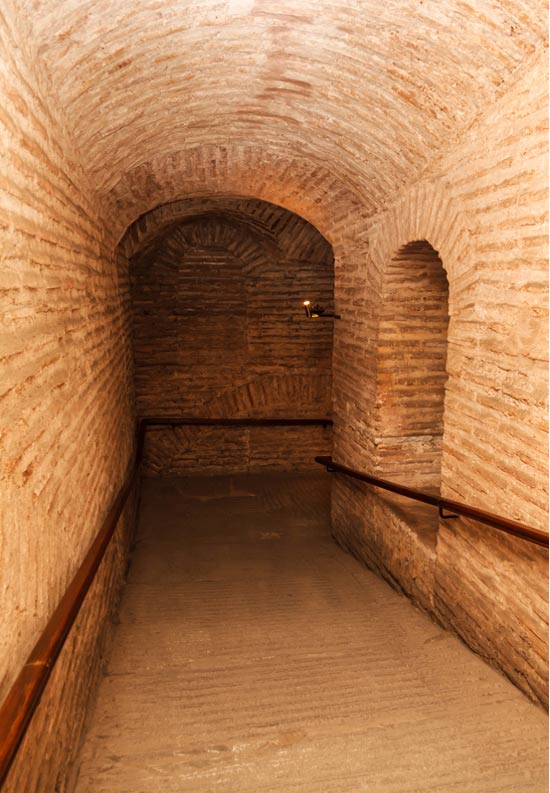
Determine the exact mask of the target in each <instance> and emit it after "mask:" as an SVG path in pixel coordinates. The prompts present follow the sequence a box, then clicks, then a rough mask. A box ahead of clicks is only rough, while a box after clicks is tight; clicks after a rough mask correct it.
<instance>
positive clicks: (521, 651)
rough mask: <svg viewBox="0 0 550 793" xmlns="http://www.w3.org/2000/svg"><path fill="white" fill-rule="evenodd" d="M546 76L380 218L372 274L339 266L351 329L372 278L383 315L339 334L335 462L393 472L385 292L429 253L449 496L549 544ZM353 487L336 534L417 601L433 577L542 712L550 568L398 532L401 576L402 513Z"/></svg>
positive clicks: (483, 647) (500, 551)
mask: <svg viewBox="0 0 550 793" xmlns="http://www.w3.org/2000/svg"><path fill="white" fill-rule="evenodd" d="M546 68H547V67H546V57H545V55H543V56H541V58H540V59H539V60H537V61H536V62H534V63H533V64H532V67H531V69H530V71H529V73H528V74H526V75H525V76H524V77H523V78H522V79H521V80H519V81H518V83H517V84H516V86H515V87H514V88H513V90H510V91H509V93H508V94H507V95H506V96H505V97H504V98H503V99H501V100H500V101H499V102H497V103H496V104H495V105H494V106H493V107H491V108H490V109H488V110H487V111H486V112H485V113H484V114H483V116H482V117H481V118H480V119H479V121H478V122H477V123H476V124H475V125H474V126H473V127H472V129H471V130H470V131H469V132H468V134H467V135H465V137H464V139H463V141H462V142H461V143H460V145H458V146H457V147H456V148H455V149H454V150H453V151H452V152H450V153H449V154H448V155H447V156H445V157H444V158H442V159H441V161H440V162H438V163H437V165H434V167H433V168H432V170H431V172H430V173H428V174H426V177H425V178H424V179H423V180H421V181H420V182H418V184H417V185H416V186H414V187H412V188H410V189H408V190H406V191H404V192H403V194H402V196H401V197H400V198H399V200H397V201H396V202H395V203H394V204H393V205H392V206H391V207H390V208H388V210H387V211H385V212H382V213H380V214H379V215H378V216H376V217H375V218H373V220H372V222H371V223H370V225H369V233H368V236H369V256H368V259H367V261H366V262H364V263H358V264H357V265H356V266H353V264H351V263H350V264H349V265H348V266H343V267H342V268H338V266H337V271H336V272H337V279H336V304H337V306H338V309H339V310H340V311H341V313H342V315H343V317H344V318H346V317H348V316H350V313H351V312H356V311H357V301H356V299H355V295H354V292H353V289H350V286H349V285H350V284H360V283H361V281H360V279H361V278H363V277H364V278H365V279H366V280H369V276H370V284H371V286H370V288H371V290H372V292H374V293H375V295H376V296H379V299H376V298H375V299H373V300H371V301H369V305H368V314H367V312H366V311H365V310H363V312H362V313H361V316H360V317H359V318H358V320H359V321H354V322H351V321H350V322H343V323H342V324H341V325H339V326H338V333H337V334H336V336H335V359H334V372H333V377H334V398H335V403H334V405H335V430H334V436H335V440H334V443H335V452H334V453H335V457H336V458H337V459H338V460H339V461H341V462H343V463H345V464H348V465H351V466H355V467H358V468H361V469H364V470H373V469H375V468H376V467H377V466H378V467H380V468H381V467H383V464H384V457H383V456H381V450H380V438H379V437H378V435H377V432H378V428H379V427H380V426H383V425H384V421H385V419H384V409H385V406H384V401H383V399H379V400H378V401H377V400H376V398H375V395H376V393H377V388H379V387H380V382H381V380H382V384H383V380H384V377H385V372H386V366H387V358H386V352H387V349H386V342H385V339H384V334H385V323H386V321H387V320H386V319H385V314H386V313H387V311H388V309H389V308H390V306H391V302H390V303H388V299H390V300H391V301H394V300H395V297H394V295H396V294H397V295H398V294H399V290H398V289H397V291H396V290H392V295H391V296H390V295H388V294H387V291H386V292H385V291H384V289H385V287H384V283H385V282H387V277H388V275H387V274H392V273H393V272H394V267H395V256H396V254H397V252H399V251H400V250H402V248H403V246H404V245H407V244H408V243H410V242H413V241H415V240H427V241H428V242H429V243H430V244H431V245H432V246H433V248H434V249H435V250H437V251H438V252H439V256H440V258H441V261H442V264H443V267H444V268H445V271H446V274H447V278H448V284H449V315H450V321H449V327H448V331H447V335H448V346H447V364H446V369H447V383H446V394H445V406H444V431H443V438H442V459H441V466H442V474H441V480H442V481H441V490H442V493H443V494H444V495H445V496H447V497H449V498H455V499H456V500H459V501H464V502H467V503H470V504H473V505H475V506H478V507H480V508H482V509H486V510H489V511H492V512H495V513H497V514H500V515H504V516H507V517H509V518H512V519H516V520H520V521H523V522H525V523H527V524H530V525H532V526H535V527H537V528H541V529H545V528H546V527H547V522H546V521H547V511H546V510H547V492H548V488H547V485H548V478H547V476H548V474H547V448H548V447H547V421H546V410H547V391H546V388H547V386H546V383H547V365H546V360H547V322H546V318H547V305H546V295H547V253H548V248H547V176H548V167H547V112H548V110H547V108H548V104H547V93H546V85H547V79H546ZM480 141H483V145H480ZM406 285H407V284H406V281H403V291H402V292H401V294H402V295H403V296H406V291H405V290H406ZM397 286H398V285H397ZM377 306H379V307H380V308H379V310H378V308H377ZM373 311H374V312H376V316H377V317H379V320H377V322H376V323H373V319H372V313H371V312H373ZM397 321H398V318H397ZM366 328H367V329H368V330H367V331H366V330H365V329H366ZM441 331H443V328H442V329H441ZM402 338H403V341H405V342H406V341H407V336H406V333H405V334H402ZM361 343H365V346H366V347H367V348H368V350H369V352H367V354H366V355H365V357H364V358H363V359H360V358H357V357H356V358H355V359H354V360H353V359H352V357H351V356H350V349H352V348H353V347H354V345H355V346H358V345H359V344H361ZM355 394H357V395H359V396H358V398H357V400H354V395H355ZM382 451H384V446H382ZM395 473H398V471H397V470H396V472H395ZM408 481H409V482H411V483H412V484H414V477H413V476H410V477H409V479H408ZM349 487H350V486H349V485H348V484H347V483H345V482H343V481H342V480H338V481H337V482H336V483H335V493H334V506H333V521H334V527H335V534H336V536H337V537H338V538H339V540H340V541H341V542H342V544H344V545H346V547H348V548H350V549H351V550H353V551H354V552H355V553H357V554H358V555H359V556H361V557H362V558H363V559H365V561H367V563H368V564H370V565H371V566H375V567H377V569H379V570H383V571H384V574H385V575H386V577H388V579H389V580H391V581H393V583H394V584H395V585H396V586H401V587H402V588H403V589H405V591H407V592H408V593H409V594H411V595H413V596H414V592H415V590H417V589H418V582H417V581H416V579H417V578H418V577H423V579H424V587H426V585H427V582H428V588H429V589H430V593H429V595H426V596H425V597H424V598H423V600H422V599H421V602H423V605H425V606H426V607H428V608H431V609H432V610H434V611H435V613H436V614H437V615H438V616H439V618H440V619H441V620H443V622H444V623H445V624H446V625H448V626H450V627H452V628H453V629H455V630H456V631H457V632H458V633H459V634H460V635H461V636H463V637H464V638H465V639H466V641H468V642H469V643H470V644H471V645H472V646H473V647H475V648H476V649H477V650H478V651H479V652H480V653H482V654H483V655H484V656H486V657H487V658H488V659H489V660H490V661H491V662H493V663H495V664H497V665H498V666H500V668H502V669H503V671H504V672H505V673H506V674H507V675H509V676H510V677H511V678H512V679H513V680H514V681H515V682H516V683H517V684H518V685H519V686H520V687H522V688H523V689H524V690H525V691H526V692H527V693H528V694H530V695H531V696H533V697H534V698H537V699H540V700H541V701H543V702H547V699H548V685H547V664H548V655H547V645H546V638H547V630H548V607H547V600H548V598H547V581H548V578H547V576H548V573H547V553H544V552H543V551H542V550H540V549H537V548H531V547H530V546H528V545H526V544H525V543H522V542H520V541H513V540H512V539H508V538H506V537H503V536H502V535H498V534H497V533H496V532H494V531H493V530H491V529H490V528H488V527H484V526H481V525H477V524H474V523H473V522H471V521H466V520H464V519H460V520H459V521H451V522H440V524H439V528H437V526H435V528H434V530H433V535H432V536H433V538H434V539H435V540H436V541H437V554H435V553H433V552H432V551H429V550H428V551H426V553H423V554H421V555H420V556H419V555H418V554H417V553H416V551H415V548H414V545H415V543H416V540H413V539H411V540H410V541H407V539H406V536H407V532H408V531H409V530H408V529H407V528H405V529H403V532H402V535H401V536H402V542H403V543H404V545H405V547H406V548H407V554H408V557H409V564H408V566H403V565H402V564H401V562H400V561H399V560H398V559H396V558H395V556H396V554H395V548H396V546H395V544H394V545H393V546H388V544H387V538H385V537H384V530H383V525H384V523H385V522H386V521H388V522H389V523H395V517H394V516H395V510H394V509H393V508H392V507H391V506H388V505H387V504H386V505H385V509H386V510H391V512H392V516H389V515H388V518H384V517H383V515H384V512H383V510H382V511H381V510H380V507H379V506H377V507H376V506H375V505H374V503H373V505H372V506H371V507H368V506H365V505H364V509H362V510H361V509H358V508H355V507H356V505H355V506H353V508H350V504H353V501H350V499H353V498H354V497H353V495H350V493H349ZM357 498H358V499H360V500H361V499H362V498H363V496H361V497H359V496H357ZM368 498H369V499H371V500H372V499H374V501H375V502H376V501H377V498H378V496H377V495H376V494H375V493H373V494H372V495H369V496H368ZM401 517H402V518H403V515H401ZM412 520H413V519H412V518H411V521H412ZM380 521H382V525H381V524H380ZM428 521H429V516H426V519H425V522H426V524H427V523H428ZM405 522H406V514H405ZM432 524H433V520H432ZM427 544H428V546H430V547H431V546H433V540H429V542H428V543H427ZM407 554H401V555H400V559H403V558H404V556H406V555H407ZM426 559H428V566H427V567H426V565H425V561H426ZM430 582H431V583H430Z"/></svg>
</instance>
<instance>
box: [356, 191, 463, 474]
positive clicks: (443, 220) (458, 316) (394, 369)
mask: <svg viewBox="0 0 550 793" xmlns="http://www.w3.org/2000/svg"><path fill="white" fill-rule="evenodd" d="M469 247H470V245H469V232H468V229H467V228H466V227H465V226H464V223H463V218H462V216H461V215H460V213H459V212H458V210H457V209H456V207H455V206H454V203H453V201H452V200H451V199H450V198H449V197H448V196H447V195H446V194H445V192H444V189H443V188H441V187H440V188H439V189H438V188H436V187H435V186H434V185H430V184H427V185H424V186H423V187H422V188H416V189H414V190H411V191H409V193H408V194H407V195H406V196H405V197H404V198H403V199H402V200H401V201H400V202H399V203H397V204H396V205H395V206H393V207H391V209H390V210H388V212H387V213H386V214H385V216H384V217H383V218H382V222H381V223H380V225H379V232H378V233H377V235H376V237H375V238H374V239H373V244H372V246H371V256H372V261H373V266H374V271H375V272H376V274H377V282H378V284H379V293H378V299H379V309H378V317H377V330H376V340H375V371H376V384H375V399H374V407H373V414H372V433H373V437H374V443H373V446H374V468H375V470H376V471H377V472H378V473H380V474H381V475H384V476H387V477H388V478H392V477H393V478H397V479H399V478H406V480H407V482H409V483H412V484H415V485H416V486H418V487H428V486H433V487H439V486H440V484H441V471H442V467H443V468H444V461H443V456H444V450H445V440H444V435H445V428H446V427H447V426H448V414H447V413H445V411H444V404H445V402H446V399H447V397H446V394H447V393H448V392H449V391H450V390H452V389H454V388H456V378H457V376H458V373H457V361H456V356H455V354H454V350H453V346H452V342H453V322H456V321H463V320H464V319H465V318H467V316H468V315H469V313H470V312H471V311H472V283H473V282H474V281H475V272H474V271H473V268H472V266H471V264H470V257H469V255H468V253H469ZM409 276H410V277H409ZM467 288H468V291H467V292H466V289H467ZM466 298H467V299H466Z"/></svg>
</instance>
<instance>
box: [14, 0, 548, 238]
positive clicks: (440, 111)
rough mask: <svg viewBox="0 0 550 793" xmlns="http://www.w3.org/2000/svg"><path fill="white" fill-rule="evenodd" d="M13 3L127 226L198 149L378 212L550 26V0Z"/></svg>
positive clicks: (167, 197) (273, 192)
mask: <svg viewBox="0 0 550 793" xmlns="http://www.w3.org/2000/svg"><path fill="white" fill-rule="evenodd" d="M14 2H17V5H18V12H19V21H20V23H21V24H22V25H27V26H28V34H29V37H30V38H32V41H33V42H34V44H33V46H35V47H36V54H37V57H38V58H39V63H40V65H41V67H42V69H43V71H44V72H45V74H46V75H47V79H48V80H49V81H50V87H49V90H50V91H51V95H52V98H54V99H55V104H56V106H58V107H60V108H61V109H62V112H63V115H64V118H65V119H66V121H67V123H68V126H69V128H70V131H71V132H72V137H73V139H74V142H75V145H76V147H77V150H78V151H79V153H80V154H81V156H82V161H83V163H84V166H85V168H86V170H87V172H88V174H89V177H90V179H91V182H92V185H93V187H94V189H95V190H96V191H97V192H98V193H99V194H100V195H101V196H103V200H104V203H105V205H107V206H109V200H110V201H111V204H112V206H113V207H115V208H116V211H117V213H118V215H119V218H120V220H119V224H120V225H121V228H120V229H118V231H117V233H118V234H119V236H120V234H121V233H122V231H123V230H124V228H125V227H126V226H127V225H128V224H129V223H130V222H131V221H132V220H134V219H135V218H136V217H137V216H138V215H139V214H141V213H142V212H145V211H147V210H149V209H151V208H152V207H153V206H155V205H158V204H161V203H164V202H165V201H173V200H177V199H179V198H182V197H185V196H186V195H189V194H192V193H193V184H194V183H193V180H192V179H191V177H190V173H189V172H190V169H191V166H190V165H189V161H190V160H192V159H193V158H195V160H196V159H197V156H198V155H197V152H201V154H200V157H199V159H200V168H201V169H202V171H203V181H204V178H205V174H206V177H208V174H209V173H210V175H211V176H212V172H216V171H217V170H218V171H219V170H220V169H225V172H226V176H225V177H224V178H225V181H226V183H227V184H225V187H226V189H227V191H228V193H231V194H234V195H235V194H239V193H240V194H241V195H250V194H251V193H252V191H254V194H256V195H257V196H258V197H262V198H266V199H268V200H279V201H280V200H281V199H284V198H285V196H286V197H288V196H290V195H294V198H291V199H288V200H286V202H285V203H286V206H287V208H290V209H293V210H294V211H299V210H301V209H303V210H304V211H303V214H304V215H305V216H306V217H308V215H309V217H308V219H311V217H312V212H311V211H307V207H306V206H305V204H304V201H303V200H302V199H300V198H299V196H300V195H301V194H303V192H304V190H305V189H306V186H308V189H309V193H310V195H311V196H312V197H311V200H310V203H313V202H314V201H317V203H320V202H321V201H323V200H327V197H328V196H330V200H332V201H333V202H334V200H335V196H337V195H339V194H340V193H343V192H346V194H347V195H348V201H354V200H357V202H358V204H361V206H362V208H363V212H364V213H365V214H367V215H368V214H369V213H373V212H375V211H376V210H378V209H380V208H381V207H382V206H383V205H384V204H385V203H387V202H388V201H389V200H390V199H391V198H392V196H394V195H395V194H396V192H397V191H398V190H399V189H400V188H401V187H402V186H403V185H404V184H406V183H409V182H411V181H412V180H414V179H415V178H417V177H418V175H419V174H420V173H421V172H423V171H425V170H426V169H427V168H428V167H429V165H430V163H431V162H432V161H433V159H434V157H435V156H436V155H437V154H438V153H440V152H442V151H444V150H445V149H447V148H449V147H450V146H451V145H452V144H453V143H454V142H455V141H456V139H457V138H458V137H459V136H460V134H461V133H462V132H463V131H464V129H465V128H466V127H467V126H468V125H469V124H471V122H472V121H473V119H474V118H475V117H476V115H477V114H478V113H479V111H480V110H481V109H482V108H483V107H484V106H485V105H486V104H488V103H490V102H492V101H494V100H495V99H496V98H497V97H498V96H499V95H500V94H501V93H503V92H504V91H505V90H506V88H507V86H508V85H509V84H510V83H511V82H513V80H514V79H515V75H516V73H517V72H518V71H521V72H522V71H523V68H524V67H525V66H526V65H528V63H529V62H530V61H531V60H532V58H534V57H535V56H536V53H537V51H539V50H540V48H541V47H542V46H544V42H545V37H546V3H545V2H544V1H543V0H529V1H528V2H527V0H471V2H466V1H465V0H384V1H382V0H354V1H353V2H352V1H350V2H341V1H338V2H336V0H332V1H331V0H225V2H220V1H219V0H217V1H216V0H194V2H191V0H14ZM228 152H230V155H229V154H228ZM229 156H231V157H232V158H233V159H234V160H235V161H236V162H235V165H234V173H233V175H232V176H231V175H230V174H229V170H230V166H229V165H227V163H226V164H224V163H223V162H222V160H223V159H224V158H227V157H229ZM231 167H233V166H231ZM186 169H187V176H188V177H189V178H188V182H189V185H188V187H187V188H185V185H183V184H181V185H180V184H179V182H178V186H174V178H175V177H174V173H177V174H178V175H179V176H178V177H177V178H178V179H179V180H180V181H184V177H185V171H186ZM252 173H253V179H254V182H253V183H252V181H251V179H252V176H251V174H252ZM176 181H177V180H176ZM222 182H223V180H222ZM266 184H269V189H268V188H265V189H263V190H262V189H261V186H262V185H266ZM320 185H321V186H320ZM218 189H219V187H218ZM195 192H200V190H199V189H198V188H196V189H195ZM259 193H262V195H258V194H259ZM301 203H302V204H304V206H302V205H301ZM306 203H307V202H306ZM314 214H315V213H313V215H314Z"/></svg>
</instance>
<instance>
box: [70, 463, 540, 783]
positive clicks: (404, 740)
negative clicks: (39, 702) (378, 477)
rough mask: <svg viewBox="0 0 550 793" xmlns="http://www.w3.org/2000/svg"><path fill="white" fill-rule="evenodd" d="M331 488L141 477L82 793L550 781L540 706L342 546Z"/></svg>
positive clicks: (283, 481) (305, 481)
mask: <svg viewBox="0 0 550 793" xmlns="http://www.w3.org/2000/svg"><path fill="white" fill-rule="evenodd" d="M329 490H330V480H329V477H328V475H326V474H323V473H321V474H311V475H309V474H307V475H286V474H284V475H272V474H269V475H263V474H262V475H246V476H245V475H243V476H225V477H215V478H206V477H194V478H189V479H171V480H146V481H145V482H144V493H143V500H142V508H141V520H140V528H139V534H138V543H137V548H136V551H135V553H134V556H133V560H132V565H131V569H130V575H129V581H128V585H127V587H126V590H125V593H124V597H123V603H122V608H121V614H120V624H119V625H117V627H116V630H115V637H114V643H113V647H112V653H111V656H110V660H109V662H108V666H107V669H106V675H105V678H104V680H103V681H102V684H101V687H100V690H99V694H98V698H97V702H96V705H95V709H94V711H93V714H92V716H91V719H90V724H89V729H88V733H87V736H86V738H85V742H84V746H83V749H82V752H81V758H80V765H79V769H78V780H77V783H76V791H77V793H153V791H154V793H176V791H177V792H178V793H183V792H184V791H185V792H186V791H197V793H198V792H199V791H200V793H215V792H216V791H219V793H259V792H260V791H262V793H272V792H273V793H274V792H275V791H277V793H293V792H294V791H300V793H306V792H307V793H359V791H368V792H369V793H413V791H414V793H430V792H431V791H437V792H438V793H453V792H454V791H456V792H457V793H469V792H470V791H472V792H473V791H476V793H477V792H478V791H479V793H492V792H493V791H494V793H506V791H509V792H510V793H528V792H529V791H536V793H543V791H546V790H547V768H546V760H547V736H546V714H545V713H544V712H543V711H542V710H540V709H539V708H538V707H536V706H535V705H533V704H531V703H530V702H529V701H528V700H527V699H526V698H525V697H524V696H523V695H522V694H521V693H520V692H519V691H518V690H516V689H515V688H514V686H512V685H511V684H510V683H509V682H508V681H507V680H506V679H504V678H503V677H502V676H501V675H500V674H498V673H497V672H496V671H494V670H493V669H491V668H490V667H489V666H487V665H486V664H485V663H484V662H483V661H482V660H481V659H480V658H478V657H477V656H476V655H474V654H473V653H472V652H470V651H469V650H468V649H467V648H466V647H465V646H464V645H462V644H461V642H460V641H459V640H458V639H456V638H455V637H453V636H452V635H451V634H449V633H446V632H445V631H443V630H441V629H440V628H438V627H437V626H436V625H435V624H434V623H433V622H431V620H430V619H429V618H428V617H427V616H425V615H424V614H422V613H421V612H419V611H418V610H417V609H415V608H414V606H412V605H411V604H410V603H409V602H408V600H407V599H406V598H405V597H403V596H402V595H400V594H397V593H396V592H394V591H393V590H392V589H390V588H389V587H388V585H387V584H386V583H385V582H384V581H382V580H380V579H379V578H377V577H376V576H375V575H374V574H372V573H370V572H369V571H368V570H366V569H365V568H363V567H362V566H361V565H360V564H359V563H358V562H357V561H355V560H354V559H353V558H352V557H350V556H348V555H346V554H345V553H344V552H343V551H341V550H340V549H339V548H338V547H337V546H336V545H335V543H334V542H333V541H332V539H331V537H330V528H329Z"/></svg>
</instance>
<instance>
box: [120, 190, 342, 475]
mask: <svg viewBox="0 0 550 793" xmlns="http://www.w3.org/2000/svg"><path fill="white" fill-rule="evenodd" d="M167 210H168V212H169V216H170V220H168V219H166V218H165V215H166V214H167ZM157 222H158V225H159V226H160V228H157ZM140 225H141V227H143V229H144V230H145V229H146V232H145V231H144V233H143V236H140V235H137V236H136V238H135V241H134V243H133V245H132V249H133V253H132V255H131V258H130V279H131V298H132V316H133V351H134V368H135V388H136V402H137V410H138V415H139V416H140V417H160V418H169V417H179V418H184V417H188V418H189V417H191V418H196V419H200V418H207V419H216V418H219V419H239V418H245V419H246V418H256V419H261V418H265V419H270V418H274V419H277V418H279V419H284V418H291V419H296V420H298V419H331V417H332V405H331V374H332V367H331V361H332V335H333V323H332V322H326V321H325V322H311V321H308V320H307V318H306V317H305V315H304V310H303V306H302V304H303V301H304V299H306V298H308V297H309V298H312V299H313V300H315V301H316V302H320V303H321V305H323V306H325V307H326V309H327V310H333V308H334V305H333V304H334V267H333V254H332V249H331V246H330V245H329V244H328V242H327V241H326V240H325V239H324V238H323V237H322V236H321V234H319V232H318V231H317V230H316V229H315V228H314V227H313V226H311V225H310V224H309V223H307V222H305V221H304V220H302V219H301V218H299V217H298V216H297V215H295V214H293V213H291V212H288V211H286V210H284V209H282V208H281V207H277V206H275V205H273V204H268V203H267V202H265V201H258V200H254V199H247V200H242V199H241V200H238V199H215V198H212V199H209V200H202V201H196V200H195V201H194V200H188V201H181V202H177V204H176V205H172V206H170V207H167V208H166V210H165V209H164V208H160V210H156V211H153V212H152V213H151V216H150V217H149V218H147V217H146V218H144V219H141V220H140ZM155 229H156V230H157V233H156V235H155ZM132 236H133V235H132V231H131V230H130V231H129V232H128V235H127V240H130V239H132ZM123 244H124V243H123ZM330 452H331V438H330V428H329V427H323V426H322V425H318V426H315V425H312V426H308V425H302V426H298V425H297V426H288V427H284V426H281V427H278V428H277V431H276V432H274V431H273V430H270V429H269V428H267V427H260V426H258V427H254V428H250V427H239V426H234V427H227V426H226V427H211V426H203V427H201V426H181V427H161V426H157V427H155V428H151V429H150V430H149V432H148V434H147V446H146V453H145V460H144V471H145V472H146V473H147V474H152V473H155V474H157V475H164V476H167V475H172V476H177V475H179V476H182V475H186V474H191V473H202V474H208V473H214V472H218V473H223V472H226V471H227V470H231V471H234V472H243V471H257V470H265V469H270V470H304V469H305V470H307V469H311V468H312V467H314V466H315V463H314V461H313V458H314V456H315V455H316V454H317V455H320V454H330Z"/></svg>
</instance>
